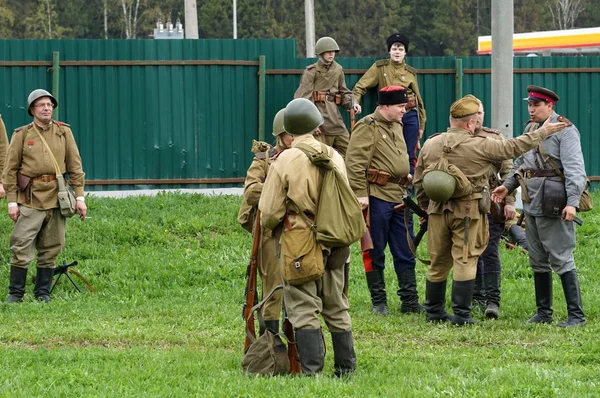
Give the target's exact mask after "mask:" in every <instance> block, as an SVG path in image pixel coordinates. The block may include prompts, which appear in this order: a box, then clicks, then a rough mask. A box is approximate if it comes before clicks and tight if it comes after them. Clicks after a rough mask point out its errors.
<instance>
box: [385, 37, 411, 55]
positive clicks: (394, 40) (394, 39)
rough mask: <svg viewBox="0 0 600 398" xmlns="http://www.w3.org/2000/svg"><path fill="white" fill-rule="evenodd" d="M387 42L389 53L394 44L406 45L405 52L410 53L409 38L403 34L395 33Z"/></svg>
mask: <svg viewBox="0 0 600 398" xmlns="http://www.w3.org/2000/svg"><path fill="white" fill-rule="evenodd" d="M385 42H386V43H387V49H388V52H390V49H391V48H392V44H394V43H402V44H404V51H406V52H408V43H409V41H408V37H406V36H405V35H403V34H402V33H394V34H393V35H391V36H390V37H388V38H387V40H386V41H385Z"/></svg>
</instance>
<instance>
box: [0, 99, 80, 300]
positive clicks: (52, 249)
mask: <svg viewBox="0 0 600 398" xmlns="http://www.w3.org/2000/svg"><path fill="white" fill-rule="evenodd" d="M57 106H58V102H57V101H56V99H55V98H54V97H53V96H52V94H50V93H49V92H47V91H46V90H42V89H37V90H34V91H32V92H31V94H29V97H28V99H27V112H28V113H29V115H30V116H32V117H33V121H32V122H31V123H29V124H28V125H26V126H23V127H19V128H18V129H16V130H15V132H14V133H13V135H12V138H11V142H10V147H9V149H8V156H7V159H6V166H5V168H4V173H3V175H2V182H3V183H4V186H5V189H6V194H7V197H8V215H9V217H10V218H11V219H12V220H13V221H14V223H15V227H14V229H13V232H12V235H11V237H10V248H11V251H12V256H11V260H10V265H11V269H10V284H9V297H8V302H19V301H22V300H23V296H24V294H25V280H26V277H27V267H28V265H29V263H30V262H31V260H33V258H34V256H35V251H36V250H37V279H36V283H35V289H34V295H35V298H36V299H38V300H40V301H43V302H48V301H50V283H51V281H52V277H53V276H54V268H55V266H56V258H57V257H58V255H59V254H60V252H61V251H62V249H63V247H64V244H65V222H66V218H65V217H63V216H62V214H61V212H60V208H59V205H58V183H57V181H56V167H55V164H54V161H53V158H52V157H54V159H55V160H56V163H57V164H58V168H60V172H61V173H63V174H64V173H68V174H69V182H70V184H71V186H72V187H73V188H74V190H75V195H76V197H77V204H76V209H77V213H78V214H79V216H80V218H81V220H84V219H85V216H86V214H87V207H86V205H85V198H84V190H83V189H84V178H85V174H84V172H83V169H82V166H81V157H80V156H79V149H78V148H77V144H76V143H75V139H74V137H73V133H72V132H71V128H70V126H69V125H68V124H66V123H62V122H58V121H55V120H53V119H52V114H53V111H54V108H56V107H57ZM42 137H43V139H44V140H45V141H46V143H47V144H48V146H49V148H50V151H51V152H52V154H50V153H49V151H48V148H47V147H46V145H45V144H44V143H43V140H42Z"/></svg>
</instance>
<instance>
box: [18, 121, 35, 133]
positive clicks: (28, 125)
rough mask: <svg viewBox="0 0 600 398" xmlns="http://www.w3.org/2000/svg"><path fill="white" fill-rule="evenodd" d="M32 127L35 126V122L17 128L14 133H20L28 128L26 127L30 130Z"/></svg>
mask: <svg viewBox="0 0 600 398" xmlns="http://www.w3.org/2000/svg"><path fill="white" fill-rule="evenodd" d="M31 126H33V122H31V123H29V124H26V125H25V126H21V127H18V128H16V129H15V131H14V132H15V133H18V132H19V131H21V130H23V129H24V128H26V127H27V128H30V127H31Z"/></svg>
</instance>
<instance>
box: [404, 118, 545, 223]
mask: <svg viewBox="0 0 600 398" xmlns="http://www.w3.org/2000/svg"><path fill="white" fill-rule="evenodd" d="M548 135H549V134H548V133H547V132H546V130H544V129H542V130H540V131H535V132H531V133H527V134H524V135H522V136H520V137H518V138H512V139H510V140H497V139H491V138H485V137H480V136H474V135H472V134H471V133H470V132H469V131H467V130H465V129H462V128H457V127H450V128H449V129H448V131H447V132H446V133H445V134H436V135H433V136H431V137H430V138H429V139H428V140H427V141H425V145H423V148H422V149H421V152H420V153H419V159H418V161H417V168H416V170H415V177H414V180H413V184H414V186H415V188H416V190H417V198H418V200H419V205H420V206H421V207H422V208H427V212H428V213H429V214H443V213H444V211H446V210H448V211H450V212H453V213H454V216H455V217H456V218H463V217H466V216H468V217H471V218H472V219H479V217H480V215H479V210H478V208H477V206H472V205H471V203H470V202H472V201H471V200H465V199H468V198H458V199H450V200H449V201H447V202H445V203H438V202H434V201H430V200H429V198H428V197H427V195H426V194H425V192H424V190H423V171H424V170H425V169H426V168H427V166H429V165H430V164H432V163H435V162H437V161H438V159H439V158H440V157H441V155H442V152H443V147H444V142H445V140H446V139H447V145H448V146H450V147H453V149H452V151H451V152H450V153H448V154H447V156H446V157H447V158H448V163H450V164H454V165H456V166H457V167H458V168H459V169H460V170H461V171H462V172H463V173H464V175H465V176H466V177H467V178H468V179H469V181H470V182H471V183H472V184H473V186H474V187H475V192H477V191H478V189H480V188H482V187H483V186H486V185H487V184H488V178H489V170H490V167H491V164H492V163H493V162H497V161H502V160H504V159H511V158H514V157H517V156H519V155H521V154H523V153H525V152H527V151H528V150H530V149H532V148H535V147H536V146H537V145H538V144H539V143H540V141H541V140H543V139H544V138H546V137H547V136H548Z"/></svg>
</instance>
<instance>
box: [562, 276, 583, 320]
mask: <svg viewBox="0 0 600 398" xmlns="http://www.w3.org/2000/svg"><path fill="white" fill-rule="evenodd" d="M560 280H561V281H562V286H563V290H564V292H565V300H566V301H567V313H568V314H569V317H568V318H567V320H566V321H564V322H561V323H559V324H558V325H556V326H560V327H561V328H566V327H570V326H584V325H585V315H584V313H583V308H581V293H580V291H579V280H578V278H577V271H576V270H571V271H569V272H565V273H564V274H562V275H561V276H560Z"/></svg>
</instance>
